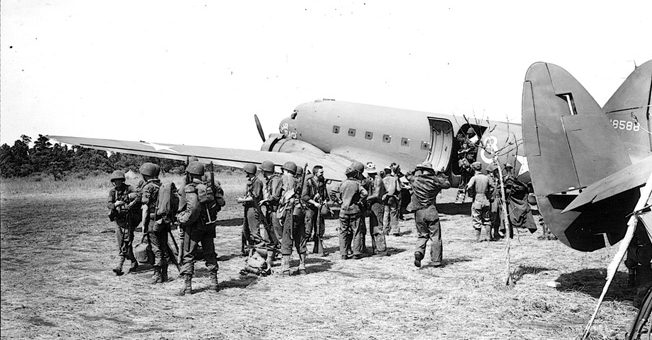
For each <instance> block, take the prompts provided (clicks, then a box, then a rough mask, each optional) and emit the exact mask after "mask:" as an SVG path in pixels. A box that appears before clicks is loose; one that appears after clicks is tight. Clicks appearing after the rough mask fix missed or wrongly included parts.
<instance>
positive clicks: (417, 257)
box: [414, 252, 423, 267]
mask: <svg viewBox="0 0 652 340" xmlns="http://www.w3.org/2000/svg"><path fill="white" fill-rule="evenodd" d="M421 260H423V254H421V253H419V252H414V265H415V266H416V267H421Z"/></svg>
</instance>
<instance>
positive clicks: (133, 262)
mask: <svg viewBox="0 0 652 340" xmlns="http://www.w3.org/2000/svg"><path fill="white" fill-rule="evenodd" d="M136 269H138V261H136V260H131V266H129V274H133V273H135V272H136Z"/></svg>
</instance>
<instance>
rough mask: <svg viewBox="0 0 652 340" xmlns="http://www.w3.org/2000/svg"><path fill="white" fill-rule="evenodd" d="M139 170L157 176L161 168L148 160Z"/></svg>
mask: <svg viewBox="0 0 652 340" xmlns="http://www.w3.org/2000/svg"><path fill="white" fill-rule="evenodd" d="M139 170H140V173H141V174H142V175H145V176H150V177H157V176H158V174H159V172H160V171H161V168H160V167H159V166H158V165H156V164H154V163H150V162H146V163H143V165H141V166H140V169H139Z"/></svg>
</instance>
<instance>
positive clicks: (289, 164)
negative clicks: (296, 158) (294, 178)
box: [283, 161, 297, 174]
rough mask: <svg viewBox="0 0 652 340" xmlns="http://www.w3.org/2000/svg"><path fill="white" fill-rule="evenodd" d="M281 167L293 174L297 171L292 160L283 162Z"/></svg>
mask: <svg viewBox="0 0 652 340" xmlns="http://www.w3.org/2000/svg"><path fill="white" fill-rule="evenodd" d="M283 169H285V170H287V171H289V172H291V173H293V174H296V173H297V165H296V164H295V163H294V162H292V161H287V162H285V164H283Z"/></svg>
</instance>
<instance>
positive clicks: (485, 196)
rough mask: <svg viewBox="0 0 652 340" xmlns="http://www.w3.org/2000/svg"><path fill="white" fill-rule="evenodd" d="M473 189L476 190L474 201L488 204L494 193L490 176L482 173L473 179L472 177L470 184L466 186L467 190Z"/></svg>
mask: <svg viewBox="0 0 652 340" xmlns="http://www.w3.org/2000/svg"><path fill="white" fill-rule="evenodd" d="M471 188H473V189H474V190H475V198H474V201H477V202H486V203H488V202H489V197H490V196H491V192H492V191H493V188H492V185H491V181H490V179H489V176H487V175H485V174H481V173H476V174H475V175H474V176H473V177H471V179H470V180H469V183H468V184H467V185H466V189H467V190H469V189H471Z"/></svg>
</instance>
